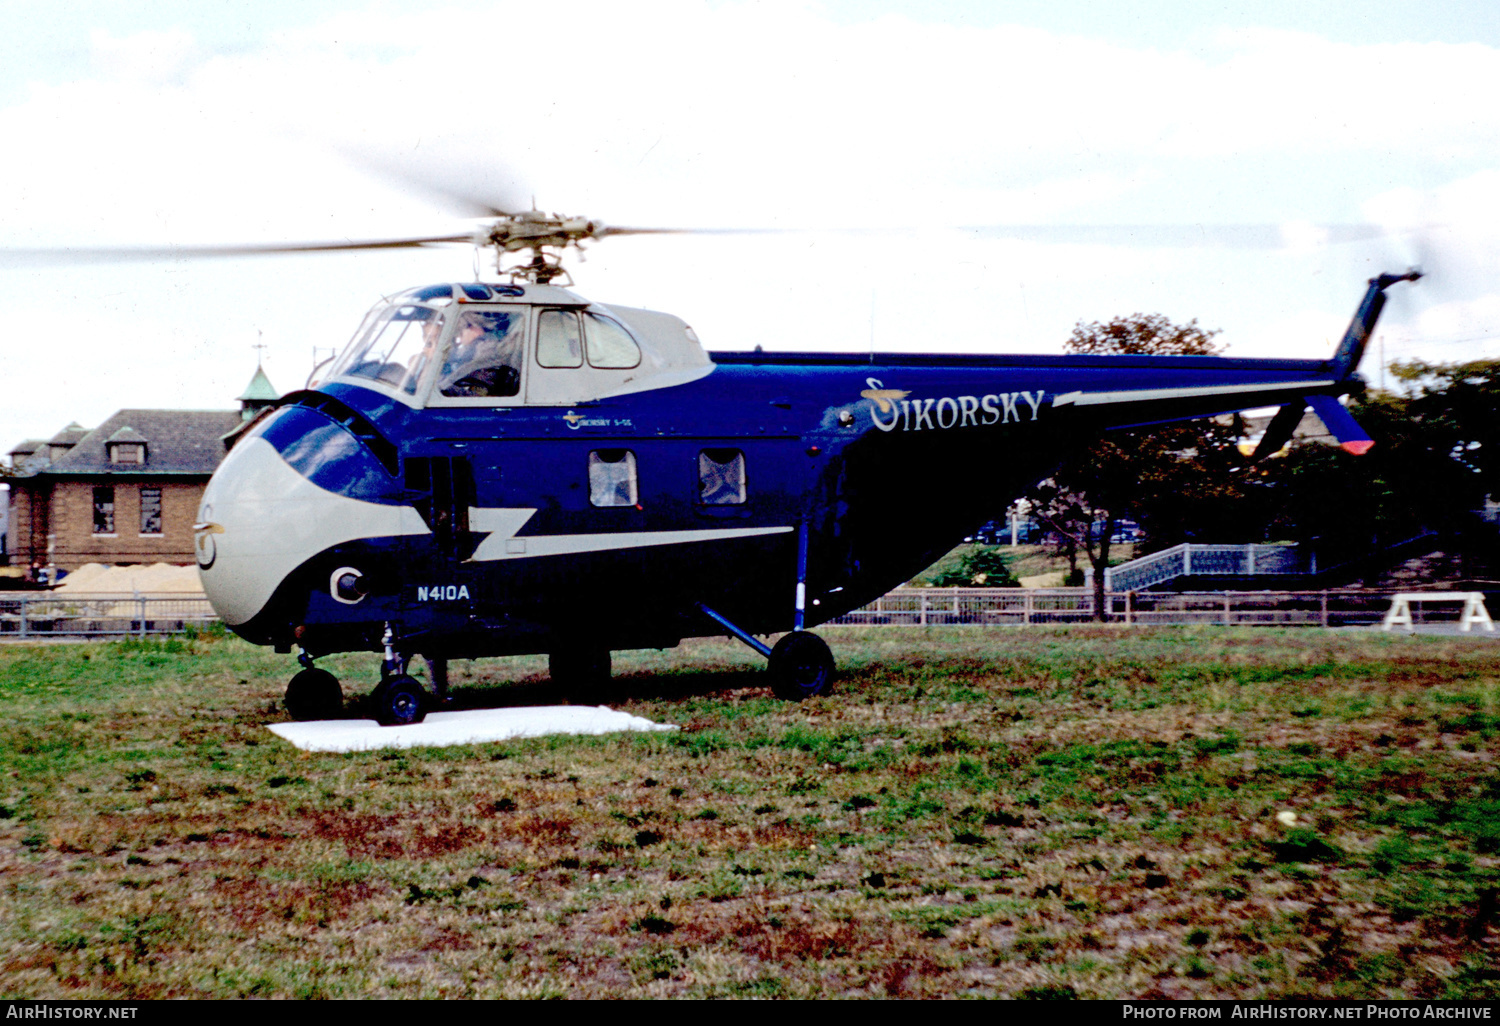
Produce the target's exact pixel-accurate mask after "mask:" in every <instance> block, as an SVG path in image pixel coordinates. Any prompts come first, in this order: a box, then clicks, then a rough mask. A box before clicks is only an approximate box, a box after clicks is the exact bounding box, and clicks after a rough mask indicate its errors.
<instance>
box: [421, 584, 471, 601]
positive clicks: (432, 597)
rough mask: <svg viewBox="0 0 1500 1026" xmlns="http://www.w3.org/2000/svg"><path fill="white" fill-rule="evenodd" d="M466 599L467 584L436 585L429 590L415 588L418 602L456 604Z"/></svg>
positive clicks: (467, 594) (467, 593)
mask: <svg viewBox="0 0 1500 1026" xmlns="http://www.w3.org/2000/svg"><path fill="white" fill-rule="evenodd" d="M468 597H469V586H468V585H467V584H438V585H434V586H433V587H431V588H422V587H419V588H417V601H418V602H456V601H457V600H459V599H466V598H468Z"/></svg>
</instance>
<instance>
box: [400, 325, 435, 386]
mask: <svg viewBox="0 0 1500 1026" xmlns="http://www.w3.org/2000/svg"><path fill="white" fill-rule="evenodd" d="M442 335H443V317H442V315H441V314H436V313H435V314H433V315H432V316H431V317H429V318H427V322H426V323H425V324H423V325H422V351H421V352H419V353H417V354H416V355H415V356H413V357H412V358H411V359H410V360H408V361H407V362H406V380H405V381H403V382H402V383H401V387H402V388H404V389H405V390H406V391H407V392H415V391H416V390H417V381H418V380H419V379H420V378H421V377H422V372H423V371H424V370H426V369H427V365H428V364H430V363H431V362H432V361H433V359H434V358H435V357H436V356H437V345H438V339H440V338H442Z"/></svg>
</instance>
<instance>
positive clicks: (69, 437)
mask: <svg viewBox="0 0 1500 1026" xmlns="http://www.w3.org/2000/svg"><path fill="white" fill-rule="evenodd" d="M88 433H89V429H88V428H86V427H84V426H83V425H82V424H80V423H78V421H76V420H75V421H74V422H73V423H71V424H69V425H68V426H67V427H65V428H63V429H62V430H61V431H59V432H58V433H57V434H55V435H53V436H52V437H51V438H49V439H48V440H47V444H48V445H77V444H78V443H79V441H80V440H82V439H83V437H84V436H85V435H87V434H88Z"/></svg>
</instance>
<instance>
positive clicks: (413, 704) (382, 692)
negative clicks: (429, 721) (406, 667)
mask: <svg viewBox="0 0 1500 1026" xmlns="http://www.w3.org/2000/svg"><path fill="white" fill-rule="evenodd" d="M370 713H371V715H372V716H373V717H374V718H375V722H376V723H379V724H380V725H381V726H382V727H405V726H409V725H411V724H413V723H421V722H422V720H424V719H425V718H426V717H427V692H426V691H424V690H423V689H422V685H421V683H420V682H419V681H418V680H417V679H416V678H415V677H408V676H407V675H406V674H404V673H398V674H397V675H396V676H394V677H387V678H386V679H385V680H383V681H381V682H380V684H379V686H378V687H376V688H375V690H374V691H373V692H371V693H370Z"/></svg>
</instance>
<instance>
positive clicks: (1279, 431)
mask: <svg viewBox="0 0 1500 1026" xmlns="http://www.w3.org/2000/svg"><path fill="white" fill-rule="evenodd" d="M1306 412H1307V403H1305V402H1296V403H1287V404H1286V405H1285V406H1283V407H1282V408H1281V409H1280V410H1278V411H1277V412H1276V416H1274V417H1272V418H1271V423H1269V424H1267V425H1266V433H1265V434H1263V435H1261V436H1260V444H1258V445H1257V446H1256V447H1255V451H1254V452H1253V453H1251V454H1250V461H1251V462H1252V463H1257V462H1259V461H1261V460H1263V459H1265V458H1266V457H1267V456H1274V455H1275V454H1276V453H1278V452H1280V451H1281V447H1282V446H1283V445H1285V444H1286V443H1287V442H1289V441H1291V439H1292V432H1293V431H1296V430H1297V425H1298V424H1300V423H1302V415H1303V414H1304V413H1306Z"/></svg>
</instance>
